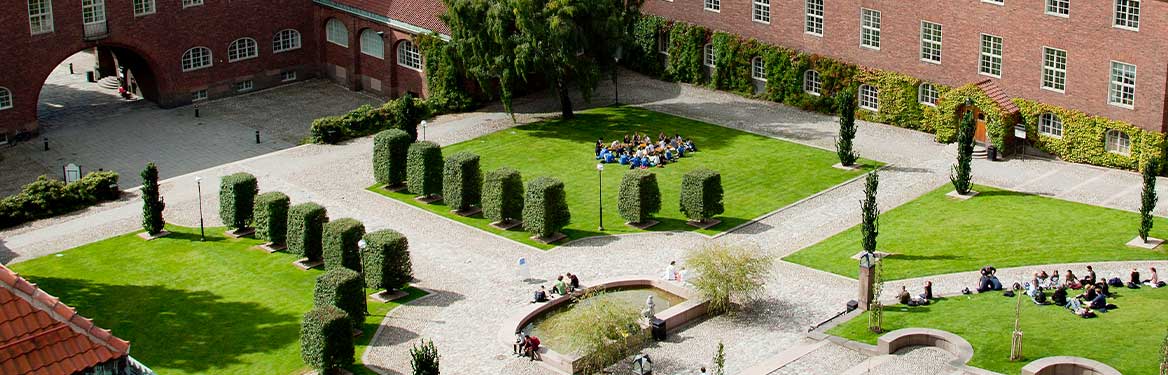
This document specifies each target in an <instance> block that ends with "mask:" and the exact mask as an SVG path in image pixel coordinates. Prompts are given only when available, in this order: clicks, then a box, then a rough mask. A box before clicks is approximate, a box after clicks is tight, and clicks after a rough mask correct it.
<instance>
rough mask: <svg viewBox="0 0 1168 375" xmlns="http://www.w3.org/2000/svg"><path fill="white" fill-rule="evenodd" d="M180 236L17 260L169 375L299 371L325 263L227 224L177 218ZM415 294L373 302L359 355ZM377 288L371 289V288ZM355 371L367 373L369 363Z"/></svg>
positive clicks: (26, 272) (126, 239)
mask: <svg viewBox="0 0 1168 375" xmlns="http://www.w3.org/2000/svg"><path fill="white" fill-rule="evenodd" d="M167 229H168V230H170V231H172V232H174V233H173V234H172V235H171V236H169V237H165V238H162V239H158V240H154V241H150V242H146V241H143V240H141V239H140V238H138V237H137V236H136V235H135V234H127V235H123V236H119V237H114V238H111V239H108V240H105V241H100V242H95V243H92V244H88V245H84V246H81V247H78V248H74V249H71V250H68V251H65V252H63V253H61V254H60V255H59V256H47V257H42V258H38V259H33V260H30V261H27V262H23V263H18V264H14V265H12V267H11V268H13V269H14V270H16V271H17V272H19V273H20V274H22V275H23V276H24V277H26V278H28V279H29V280H31V281H33V282H35V283H37V284H38V285H39V286H40V287H41V288H43V289H44V290H45V291H47V292H49V293H50V294H53V295H55V296H57V297H59V298H61V300H62V301H63V302H65V303H66V304H68V305H70V306H72V307H74V308H76V309H77V311H78V312H79V313H80V314H82V315H84V316H85V317H88V318H91V319H93V320H94V322H95V323H97V325H98V326H100V327H103V328H107V329H110V330H112V331H113V333H114V334H115V335H117V336H118V337H121V338H123V339H126V340H129V341H130V345H131V350H130V353H131V355H133V356H134V357H135V358H137V359H138V360H140V361H142V362H143V363H145V364H146V365H147V366H150V368H151V369H153V370H155V371H157V372H159V373H162V374H257V375H260V374H263V375H270V374H299V373H301V372H302V371H304V370H306V368H305V366H304V363H303V362H302V361H301V359H300V341H299V340H300V318H301V316H303V314H304V313H305V312H307V311H308V310H309V309H311V308H312V290H313V286H314V285H315V280H316V277H317V276H319V275H320V274H321V271H319V270H310V271H307V272H306V271H301V270H300V269H299V268H296V267H295V266H293V265H292V264H291V263H292V261H294V260H295V259H296V257H294V256H292V255H289V254H284V253H276V254H268V253H266V252H264V251H261V250H258V249H252V248H251V247H253V246H256V245H258V244H259V243H260V242H259V241H256V240H254V239H229V238H224V237H223V236H222V235H221V234H222V232H223V228H208V229H207V234H208V236H207V242H200V241H199V229H198V228H183V227H174V226H170V227H168V228H167ZM409 292H410V295H409V297H408V298H407V299H404V300H399V301H397V302H391V303H388V304H382V303H378V302H376V301H370V303H369V309H370V313H371V316H369V317H367V319H366V321H365V325H364V332H365V334H364V335H362V336H361V337H360V338H359V339H358V341H359V342H358V344H359V345H358V347H357V360H358V361H359V360H360V356H361V353H362V352H363V351H364V350H365V345H367V344H368V342H369V340H370V339H371V338H372V336H373V333H374V332H375V331H376V330H377V327H378V325H379V324H380V323H381V320H382V319H383V318H384V317H385V314H386V313H388V312H389V311H390V310H392V309H393V308H395V307H397V306H399V305H400V303H405V302H408V301H410V300H413V299H416V298H418V297H420V296H422V295H424V294H425V292H423V291H421V290H418V289H414V288H410V289H409ZM370 293H372V291H370ZM352 370H354V371H355V372H356V373H359V374H361V373H367V374H372V372H368V371H367V370H366V369H365V368H364V367H363V366H354V367H353V368H352Z"/></svg>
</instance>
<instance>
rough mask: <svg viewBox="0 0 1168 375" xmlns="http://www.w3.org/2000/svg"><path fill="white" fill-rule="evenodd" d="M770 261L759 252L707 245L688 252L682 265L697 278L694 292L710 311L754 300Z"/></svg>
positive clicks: (739, 247)
mask: <svg viewBox="0 0 1168 375" xmlns="http://www.w3.org/2000/svg"><path fill="white" fill-rule="evenodd" d="M773 260H774V258H772V257H771V256H770V255H769V254H767V253H766V252H765V251H763V250H761V249H750V248H745V247H741V246H734V245H725V244H711V245H707V246H706V247H703V248H699V249H695V250H691V251H689V253H688V254H686V258H685V265H686V266H688V267H689V268H690V269H691V270H693V272H694V273H696V274H697V275H698V276H697V277H696V278H694V279H693V285H694V288H696V289H697V290H698V291H699V292H701V293H702V295H703V296H705V297H706V298H708V299H709V300H710V311H711V312H715V313H721V312H726V311H729V310H730V307H731V303H732V302H734V301H738V302H742V303H747V302H750V301H752V300H754V299H755V298H757V297H758V296H759V295H760V294H761V293H762V292H763V291H764V290H766V285H765V284H763V283H762V282H761V281H760V280H766V279H767V277H768V276H769V275H770V272H771V263H772V262H773Z"/></svg>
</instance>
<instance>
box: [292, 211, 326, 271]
mask: <svg viewBox="0 0 1168 375" xmlns="http://www.w3.org/2000/svg"><path fill="white" fill-rule="evenodd" d="M328 220H329V219H328V211H326V210H325V208H324V207H322V206H321V205H319V204H316V203H312V202H308V203H301V204H298V205H295V206H292V208H289V209H288V236H287V241H288V244H287V245H288V249H287V251H288V252H289V253H292V254H295V255H300V256H303V257H305V258H308V260H309V261H318V260H323V258H322V254H321V248H322V246H323V240H322V236H323V235H324V223H327V222H328Z"/></svg>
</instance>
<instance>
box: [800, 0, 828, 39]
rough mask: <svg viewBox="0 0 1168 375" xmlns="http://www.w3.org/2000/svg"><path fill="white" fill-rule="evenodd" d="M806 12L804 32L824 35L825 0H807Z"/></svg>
mask: <svg viewBox="0 0 1168 375" xmlns="http://www.w3.org/2000/svg"><path fill="white" fill-rule="evenodd" d="M804 13H805V14H806V17H804V21H803V32H805V33H808V34H811V35H815V36H823V0H807V2H806V3H805V5H804Z"/></svg>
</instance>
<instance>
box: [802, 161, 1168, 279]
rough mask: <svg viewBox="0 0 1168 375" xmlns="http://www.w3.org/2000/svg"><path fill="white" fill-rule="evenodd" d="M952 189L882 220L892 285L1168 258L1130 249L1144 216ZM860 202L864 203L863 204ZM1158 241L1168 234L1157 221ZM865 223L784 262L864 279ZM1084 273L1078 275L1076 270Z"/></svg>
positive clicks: (1164, 224) (947, 187)
mask: <svg viewBox="0 0 1168 375" xmlns="http://www.w3.org/2000/svg"><path fill="white" fill-rule="evenodd" d="M952 190H953V187H952V186H950V185H948V184H946V185H945V186H942V187H940V188H938V189H937V190H934V191H932V192H930V193H928V194H925V195H924V196H922V197H920V198H918V199H916V200H914V201H912V202H909V203H906V204H905V205H903V206H900V207H897V208H895V209H892V210H889V211H888V212H885V213H883V214H881V215H880V236H879V238H878V246H877V248H878V249H879V250H880V251H884V252H888V253H892V254H893V255H891V256H888V257H886V258H884V262H885V263H884V276H885V279H887V280H896V279H906V278H913V277H920V276H928V275H937V274H947V273H953V272H962V271H975V270H977V269H980V268H981V267H983V266H985V265H993V266H995V267H998V268H1004V267H1019V266H1026V265H1039V264H1054V263H1073V262H1096V261H1119V260H1149V259H1168V253H1166V252H1165V251H1164V250H1163V249H1162V248H1161V249H1159V250H1154V251H1153V250H1143V249H1137V248H1132V247H1128V246H1126V245H1125V244H1126V243H1127V242H1128V241H1130V240H1131V239H1132V238H1135V236H1136V229H1138V227H1139V215H1138V214H1136V213H1132V212H1127V211H1121V210H1114V209H1110V208H1102V207H1096V206H1091V205H1086V204H1081V203H1074V202H1069V201H1064V200H1058V199H1053V198H1047V197H1042V196H1037V195H1029V194H1022V193H1016V192H1012V191H1006V190H1000V189H993V188H989V187H986V186H977V187H976V188H975V190H977V191H979V192H981V194H978V195H977V196H975V197H973V198H972V199H970V200H968V201H960V200H956V199H952V198H949V197H946V196H945V194H946V193H948V192H950V191H952ZM858 204H859V203H857V205H858ZM1152 236H1153V237H1157V238H1165V236H1168V220H1164V219H1159V218H1158V219H1156V226H1155V228H1154V229H1153V230H1152ZM860 249H861V248H860V227H859V226H858V225H857V226H856V227H853V228H851V229H848V230H846V231H844V232H842V233H840V234H838V235H836V236H833V237H831V238H828V239H827V240H824V241H823V242H820V243H818V244H815V245H813V246H811V247H808V248H806V249H803V250H800V251H799V252H796V253H794V254H791V255H789V256H787V257H786V258H783V259H784V260H787V261H789V262H793V263H798V264H802V265H805V266H808V267H812V268H816V269H820V270H824V271H828V272H831V273H835V274H839V275H843V276H846V277H851V278H855V277H856V273H857V271H856V269H857V268H856V267H857V264H858V263H857V261H856V260H855V259H852V258H851V257H852V256H853V255H855V254H856V253H858V252H860ZM1076 271H1077V270H1076Z"/></svg>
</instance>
